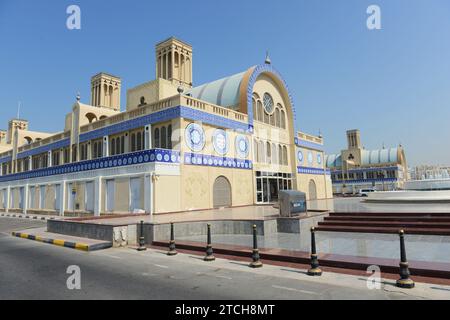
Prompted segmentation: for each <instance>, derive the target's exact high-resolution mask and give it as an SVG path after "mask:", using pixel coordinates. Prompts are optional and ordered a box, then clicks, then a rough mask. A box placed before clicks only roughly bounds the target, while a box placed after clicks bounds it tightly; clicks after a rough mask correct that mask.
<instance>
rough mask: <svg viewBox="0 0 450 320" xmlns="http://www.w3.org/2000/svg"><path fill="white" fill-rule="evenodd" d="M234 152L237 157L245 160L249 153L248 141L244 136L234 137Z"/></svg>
mask: <svg viewBox="0 0 450 320" xmlns="http://www.w3.org/2000/svg"><path fill="white" fill-rule="evenodd" d="M235 143H236V152H237V154H238V156H239V157H241V158H247V157H248V153H249V145H250V143H249V141H248V138H247V137H246V136H244V135H238V136H237V137H236V142H235Z"/></svg>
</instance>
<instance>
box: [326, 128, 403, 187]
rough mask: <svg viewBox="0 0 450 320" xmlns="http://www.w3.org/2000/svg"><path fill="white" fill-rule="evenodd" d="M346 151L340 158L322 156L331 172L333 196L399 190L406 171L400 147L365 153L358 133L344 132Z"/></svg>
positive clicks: (343, 151)
mask: <svg viewBox="0 0 450 320" xmlns="http://www.w3.org/2000/svg"><path fill="white" fill-rule="evenodd" d="M347 144H348V147H347V149H345V150H342V151H341V153H340V154H330V155H327V156H326V165H327V168H328V169H330V171H331V179H332V182H333V193H357V192H358V190H359V189H363V188H376V189H377V190H378V191H382V190H385V191H388V190H397V189H403V188H404V183H405V181H406V180H407V179H408V167H407V165H406V157H405V152H404V150H403V147H402V146H401V145H399V146H398V147H395V148H384V147H383V148H382V149H378V150H366V149H364V147H363V146H362V144H361V136H360V132H359V130H349V131H347Z"/></svg>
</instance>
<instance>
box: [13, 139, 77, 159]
mask: <svg viewBox="0 0 450 320" xmlns="http://www.w3.org/2000/svg"><path fill="white" fill-rule="evenodd" d="M69 145H70V139H64V140H60V141H56V142H53V143H50V144H46V145H45V146H41V147H37V148H34V149H31V150H27V151H24V152H21V153H18V154H17V159H22V158H26V157H29V156H33V155H35V154H40V153H44V152H48V151H50V150H53V149H61V148H64V147H68V146H69Z"/></svg>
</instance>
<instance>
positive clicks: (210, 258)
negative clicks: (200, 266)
mask: <svg viewBox="0 0 450 320" xmlns="http://www.w3.org/2000/svg"><path fill="white" fill-rule="evenodd" d="M207 228H208V230H207V239H206V256H205V257H204V258H203V260H205V261H214V260H216V258H215V257H214V255H213V248H212V245H211V225H210V224H209V223H208V225H207Z"/></svg>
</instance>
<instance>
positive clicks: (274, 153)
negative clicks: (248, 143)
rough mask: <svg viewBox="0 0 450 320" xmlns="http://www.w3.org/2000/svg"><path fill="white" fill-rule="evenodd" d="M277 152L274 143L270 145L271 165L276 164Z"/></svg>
mask: <svg viewBox="0 0 450 320" xmlns="http://www.w3.org/2000/svg"><path fill="white" fill-rule="evenodd" d="M277 157H278V152H277V145H276V144H275V143H272V163H274V164H275V163H278V160H277Z"/></svg>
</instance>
